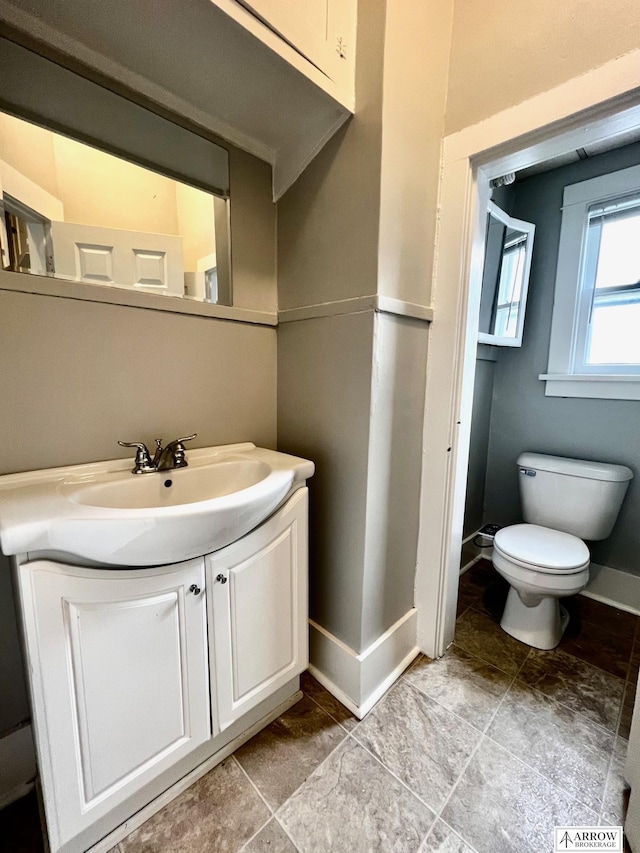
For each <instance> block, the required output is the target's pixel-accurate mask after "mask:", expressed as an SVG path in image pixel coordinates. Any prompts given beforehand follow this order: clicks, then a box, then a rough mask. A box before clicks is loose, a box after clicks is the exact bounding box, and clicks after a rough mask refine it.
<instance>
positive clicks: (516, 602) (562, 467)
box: [493, 453, 633, 649]
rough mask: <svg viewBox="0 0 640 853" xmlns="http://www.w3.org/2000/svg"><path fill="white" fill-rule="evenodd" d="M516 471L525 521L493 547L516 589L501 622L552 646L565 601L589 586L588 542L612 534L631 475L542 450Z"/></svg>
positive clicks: (533, 642)
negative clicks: (517, 472)
mask: <svg viewBox="0 0 640 853" xmlns="http://www.w3.org/2000/svg"><path fill="white" fill-rule="evenodd" d="M518 470H519V478H520V479H519V482H520V495H521V498H522V514H523V516H524V520H525V522H527V523H526V524H513V525H511V526H510V527H503V528H502V529H501V530H499V531H498V532H497V533H496V536H495V539H494V542H493V565H494V566H495V568H496V570H497V571H498V573H499V574H501V575H502V577H503V578H505V579H506V580H507V581H508V582H509V584H510V589H509V595H508V597H507V603H506V605H505V608H504V613H503V615H502V619H501V621H500V625H501V627H502V628H503V630H504V631H506V632H507V634H511V636H512V637H515V638H516V639H517V640H520V641H521V642H523V643H527V645H529V646H533V647H534V648H537V649H553V648H555V647H556V646H557V645H558V643H559V642H560V639H561V638H562V634H563V632H564V630H565V628H566V627H567V623H568V621H569V616H568V614H567V612H566V610H565V609H564V608H562V607H561V606H560V601H559V599H560V598H566V597H567V596H570V595H576V594H577V593H579V592H580V591H581V590H582V589H584V588H585V586H586V585H587V582H588V581H589V561H590V556H589V549H588V548H587V546H586V545H585V544H584V542H583V541H582V540H583V539H588V540H596V539H606V538H607V537H608V536H609V535H610V534H611V531H612V530H613V526H614V524H615V522H616V519H617V517H618V513H619V512H620V507H621V506H622V501H623V499H624V496H625V494H626V491H627V487H628V485H629V481H630V480H631V478H632V477H633V473H632V472H631V471H630V470H629V468H627V467H625V466H624V465H609V464H607V463H604V462H586V461H583V460H581V459H566V458H565V457H563V456H543V455H541V454H539V453H522V454H521V455H520V456H519V457H518ZM578 537H579V538H578Z"/></svg>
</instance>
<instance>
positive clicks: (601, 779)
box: [0, 562, 640, 853]
mask: <svg viewBox="0 0 640 853" xmlns="http://www.w3.org/2000/svg"><path fill="white" fill-rule="evenodd" d="M505 595H506V589H505V587H504V584H503V582H502V580H501V579H500V578H499V577H498V576H497V575H496V573H495V572H494V570H493V568H492V567H491V565H490V564H489V563H485V562H483V563H478V564H477V565H476V566H475V567H474V568H473V569H472V570H471V571H470V572H468V573H467V574H465V575H464V576H463V578H462V582H461V587H460V599H459V617H458V627H457V632H456V642H455V644H454V645H453V646H452V647H451V648H450V649H449V651H448V652H447V654H446V655H445V656H444V657H443V658H442V659H440V660H438V661H431V660H429V659H427V658H425V657H420V658H418V659H417V660H416V661H415V662H414V664H413V665H412V666H411V667H410V668H409V669H408V670H407V671H406V672H405V673H404V674H403V676H402V677H401V678H400V679H399V680H398V681H397V682H396V684H395V685H394V687H393V688H392V689H391V690H390V691H389V693H388V694H387V695H386V696H385V697H384V699H383V700H382V701H381V702H379V703H378V705H377V706H376V707H375V708H374V709H373V710H372V711H371V713H370V714H368V716H367V717H366V718H365V719H364V720H362V721H360V722H358V721H357V720H356V719H355V718H354V717H353V716H352V715H351V714H350V713H349V712H348V711H347V710H346V709H345V708H344V707H343V706H342V705H340V704H339V703H338V702H337V701H336V700H335V699H334V698H333V697H332V696H331V695H330V694H329V693H327V692H326V691H325V690H324V689H323V688H322V687H321V686H320V685H319V684H318V683H317V682H316V681H314V680H313V679H312V678H311V677H310V676H308V675H305V676H303V679H302V687H303V690H304V694H305V695H304V698H303V699H302V700H301V701H300V702H299V703H298V704H297V705H295V706H294V707H293V708H291V709H290V710H289V711H287V712H286V713H285V714H283V715H282V716H281V717H280V718H278V719H277V720H276V721H275V722H274V723H272V724H271V725H270V726H269V727H268V728H267V729H265V730H264V731H262V732H261V733H260V734H258V735H257V736H256V737H254V738H253V740H251V741H250V742H249V743H247V744H246V745H245V746H244V747H242V748H241V749H240V750H238V751H237V752H236V753H235V755H233V756H232V757H231V758H229V759H228V760H226V761H225V762H224V763H222V764H220V765H219V766H218V767H216V768H215V769H214V770H212V771H211V772H210V773H208V774H207V775H206V776H205V777H203V778H202V779H201V780H200V781H198V782H197V783H196V784H194V785H193V786H192V787H191V788H190V789H189V790H187V791H185V792H184V793H183V794H182V795H181V796H180V797H178V798H177V799H176V800H174V802H173V803H171V804H169V805H168V806H167V807H166V808H165V809H163V810H162V811H161V812H159V813H158V814H157V815H155V816H154V817H153V818H151V820H149V821H148V822H147V823H146V824H144V825H143V826H142V827H140V828H139V829H137V830H135V831H134V832H133V833H132V834H131V835H129V836H128V837H127V838H126V839H125V840H124V841H122V842H121V843H120V844H119V845H118V846H117V847H116V848H114V850H113V851H112V853H201V851H202V853H204V851H207V853H240V851H242V853H265V851H270V853H297V851H299V853H373V852H374V851H380V853H418V851H419V853H547V851H551V849H552V828H553V827H554V826H555V825H576V824H578V825H580V824H589V825H592V824H597V823H598V822H600V823H603V824H619V823H621V822H622V820H623V815H624V807H625V806H624V804H625V791H624V783H623V781H622V768H623V764H624V755H625V750H626V744H627V738H628V735H629V725H630V717H631V710H632V704H633V697H634V691H635V683H636V681H637V676H638V668H639V666H640V629H638V631H637V624H638V619H637V618H636V617H635V616H630V615H629V614H627V613H622V612H620V611H616V610H613V609H612V608H609V607H606V606H604V605H601V604H598V603H596V602H593V601H591V600H589V599H586V598H584V597H582V596H580V597H578V598H576V599H572V600H570V601H569V602H568V606H569V607H570V609H571V611H572V622H571V625H570V628H569V630H568V632H567V635H566V636H565V638H564V639H563V641H562V643H561V644H560V646H559V648H558V649H556V650H554V651H552V652H540V651H536V650H534V649H530V648H529V647H527V646H524V645H522V644H521V643H519V642H517V641H516V640H514V639H512V638H511V637H509V636H507V635H506V634H504V633H503V632H502V631H501V629H500V627H499V625H498V622H497V615H499V613H500V610H501V607H502V604H503V602H504V597H505ZM636 633H638V639H637V641H636V640H635V637H636ZM10 808H11V809H22V813H21V815H20V818H19V820H20V825H21V826H22V828H23V830H24V831H25V833H26V834H25V835H24V837H23V838H22V839H21V838H20V837H19V833H18V834H17V835H15V837H14V836H11V835H10V833H9V832H8V831H7V826H8V821H9V823H10V820H9V818H7V815H6V812H9V809H7V810H5V812H4V813H3V812H0V847H1V848H2V850H3V851H7V853H9V851H10V853H36V851H38V853H39V851H40V850H41V847H38V844H40V843H41V842H40V841H39V840H38V839H36V838H35V836H36V835H37V833H34V826H35V822H36V821H37V818H35V817H34V816H33V813H32V811H31V815H32V817H31V820H29V818H28V814H29V812H28V806H25V803H24V802H23V803H21V804H14V806H13V807H10ZM25 808H27V812H25ZM31 809H32V810H33V806H31ZM25 815H26V816H25ZM14 823H15V820H14ZM3 826H4V830H3ZM2 839H4V842H5V845H6V842H7V839H9V845H10V846H9V847H6V846H2V844H1V842H2ZM12 839H13V840H12ZM34 839H35V840H34Z"/></svg>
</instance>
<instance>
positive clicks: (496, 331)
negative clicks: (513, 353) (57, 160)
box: [478, 201, 535, 347]
mask: <svg viewBox="0 0 640 853" xmlns="http://www.w3.org/2000/svg"><path fill="white" fill-rule="evenodd" d="M534 232H535V225H534V224H533V223H531V222H524V221H522V220H521V219H514V218H513V217H511V216H508V215H507V214H506V213H505V212H504V211H503V210H501V209H500V208H499V207H498V206H497V205H496V204H494V202H492V201H490V202H489V205H488V210H487V230H486V239H485V257H484V270H483V275H482V297H481V301H480V332H479V335H478V341H479V342H480V343H483V344H493V345H495V346H503V347H519V346H522V331H523V329H524V315H525V308H526V304H527V290H528V287H529V273H530V270H531V255H532V252H533V236H534Z"/></svg>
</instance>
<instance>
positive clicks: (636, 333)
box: [586, 302, 640, 365]
mask: <svg viewBox="0 0 640 853" xmlns="http://www.w3.org/2000/svg"><path fill="white" fill-rule="evenodd" d="M586 363H587V364H594V365H595V364H640V302H632V303H629V302H627V303H626V304H622V305H615V304H614V305H611V304H609V305H606V304H605V305H594V306H593V312H592V315H591V328H590V336H589V341H588V344H587V359H586Z"/></svg>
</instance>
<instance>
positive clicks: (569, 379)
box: [539, 166, 640, 400]
mask: <svg viewBox="0 0 640 853" xmlns="http://www.w3.org/2000/svg"><path fill="white" fill-rule="evenodd" d="M632 193H640V166H631V167H630V168H627V169H621V170H619V171H617V172H612V173H610V174H608V175H601V176H599V177H597V178H591V179H589V180H587V181H580V183H577V184H570V185H568V186H566V187H565V188H564V194H563V205H562V224H561V228H560V244H559V249H558V264H557V269H556V282H555V299H554V305H553V316H552V322H551V339H550V343H549V361H548V368H547V373H542V374H540V375H539V379H541V380H543V381H545V383H546V384H545V395H546V396H547V397H585V398H595V399H608V400H640V367H638V369H637V370H635V369H630V368H629V366H625V368H624V369H623V368H622V367H621V366H617V365H606V366H604V367H602V366H599V367H598V368H597V369H595V370H594V369H591V368H587V367H585V366H584V364H583V362H584V353H583V350H582V349H581V350H579V348H580V347H582V348H583V347H584V341H585V334H586V331H587V324H588V315H589V311H590V307H591V306H590V303H589V304H588V302H589V300H588V298H587V295H588V293H589V292H590V291H585V289H584V288H583V279H584V265H585V263H586V262H587V259H586V257H585V254H586V252H585V249H586V240H587V232H588V227H589V212H590V209H591V208H593V206H594V205H596V204H600V203H603V204H604V203H606V202H607V201H610V200H613V199H616V198H619V197H622V196H625V195H630V194H632ZM579 351H580V353H581V354H580V356H579V357H578V352H579ZM577 368H578V369H577ZM610 368H611V369H610ZM578 370H579V372H578ZM613 371H616V372H613Z"/></svg>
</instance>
